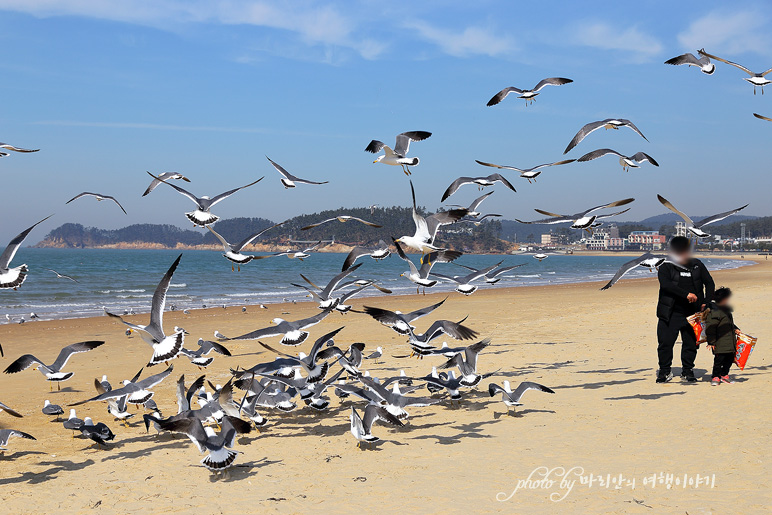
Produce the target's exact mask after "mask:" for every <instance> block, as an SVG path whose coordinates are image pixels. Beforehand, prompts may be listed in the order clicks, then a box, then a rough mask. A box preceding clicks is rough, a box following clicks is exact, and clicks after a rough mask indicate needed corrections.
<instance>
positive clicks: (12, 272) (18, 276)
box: [0, 215, 54, 290]
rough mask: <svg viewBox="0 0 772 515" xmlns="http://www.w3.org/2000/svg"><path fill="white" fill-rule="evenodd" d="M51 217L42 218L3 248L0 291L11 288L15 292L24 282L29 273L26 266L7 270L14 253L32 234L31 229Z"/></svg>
mask: <svg viewBox="0 0 772 515" xmlns="http://www.w3.org/2000/svg"><path fill="white" fill-rule="evenodd" d="M52 216H54V215H50V216H47V217H45V218H43V219H42V220H41V221H39V222H38V223H36V224H35V225H33V226H32V227H30V228H29V229H27V230H25V231H23V232H22V233H20V234H18V235H17V236H16V237H15V238H14V239H12V240H11V241H10V242H9V243H8V246H7V247H5V250H4V251H3V253H2V255H0V289H8V288H13V289H14V290H15V289H16V288H18V287H19V286H21V285H22V283H24V280H25V279H26V278H27V272H28V271H29V269H28V268H27V265H19V266H17V267H16V268H9V267H10V265H11V261H12V260H13V257H14V256H15V255H16V252H17V251H18V250H19V247H21V244H22V243H24V240H25V239H26V238H27V235H28V234H29V233H30V232H32V229H34V228H35V227H37V226H38V225H40V224H42V223H43V222H45V221H46V220H48V219H49V218H51V217H52Z"/></svg>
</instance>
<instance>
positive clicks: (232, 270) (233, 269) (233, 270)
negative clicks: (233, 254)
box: [231, 263, 236, 272]
mask: <svg viewBox="0 0 772 515" xmlns="http://www.w3.org/2000/svg"><path fill="white" fill-rule="evenodd" d="M235 271H236V269H235V268H233V263H231V272H235Z"/></svg>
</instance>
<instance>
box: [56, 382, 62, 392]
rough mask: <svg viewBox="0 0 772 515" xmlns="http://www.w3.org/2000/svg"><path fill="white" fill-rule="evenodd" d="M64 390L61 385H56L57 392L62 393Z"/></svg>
mask: <svg viewBox="0 0 772 515" xmlns="http://www.w3.org/2000/svg"><path fill="white" fill-rule="evenodd" d="M61 389H62V386H61V384H60V383H56V391H57V392H58V391H60V390H61Z"/></svg>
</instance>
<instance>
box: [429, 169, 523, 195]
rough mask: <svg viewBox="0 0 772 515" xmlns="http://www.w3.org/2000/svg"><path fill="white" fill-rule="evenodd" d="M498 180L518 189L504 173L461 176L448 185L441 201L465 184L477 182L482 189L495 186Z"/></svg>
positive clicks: (510, 187)
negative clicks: (483, 175)
mask: <svg viewBox="0 0 772 515" xmlns="http://www.w3.org/2000/svg"><path fill="white" fill-rule="evenodd" d="M497 182H500V183H501V184H503V185H504V186H506V187H507V188H509V189H511V190H512V191H515V192H516V191H517V190H516V189H515V187H514V186H512V184H511V183H510V182H509V181H508V180H507V179H506V177H504V176H503V175H501V174H499V173H494V174H491V175H488V176H487V177H459V178H458V179H456V180H455V181H453V182H452V183H451V184H450V186H448V189H446V190H445V193H443V194H442V200H441V202H445V201H446V200H447V199H448V197H450V196H451V195H453V194H454V193H455V192H456V191H458V188H460V187H461V186H463V185H464V184H476V185H477V186H478V189H480V190H482V189H483V188H485V187H487V186H493V185H494V184H496V183H497Z"/></svg>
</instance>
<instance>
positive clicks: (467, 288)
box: [431, 261, 503, 296]
mask: <svg viewBox="0 0 772 515" xmlns="http://www.w3.org/2000/svg"><path fill="white" fill-rule="evenodd" d="M501 263H503V261H499V262H498V263H496V264H495V265H491V266H489V267H487V268H483V269H480V270H474V271H472V272H471V273H469V274H467V275H452V276H451V275H445V274H438V273H435V272H432V273H431V275H433V276H434V277H437V278H439V279H444V280H446V281H449V282H452V283H455V284H456V291H457V292H458V293H462V294H464V295H467V296H468V295H471V294H473V293H474V292H476V291H477V285H475V284H472V282H473V281H476V280H477V279H480V278H482V277H485V276H486V274H488V273H490V272H492V271H493V270H494V269H496V268H498V267H499V265H501Z"/></svg>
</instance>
